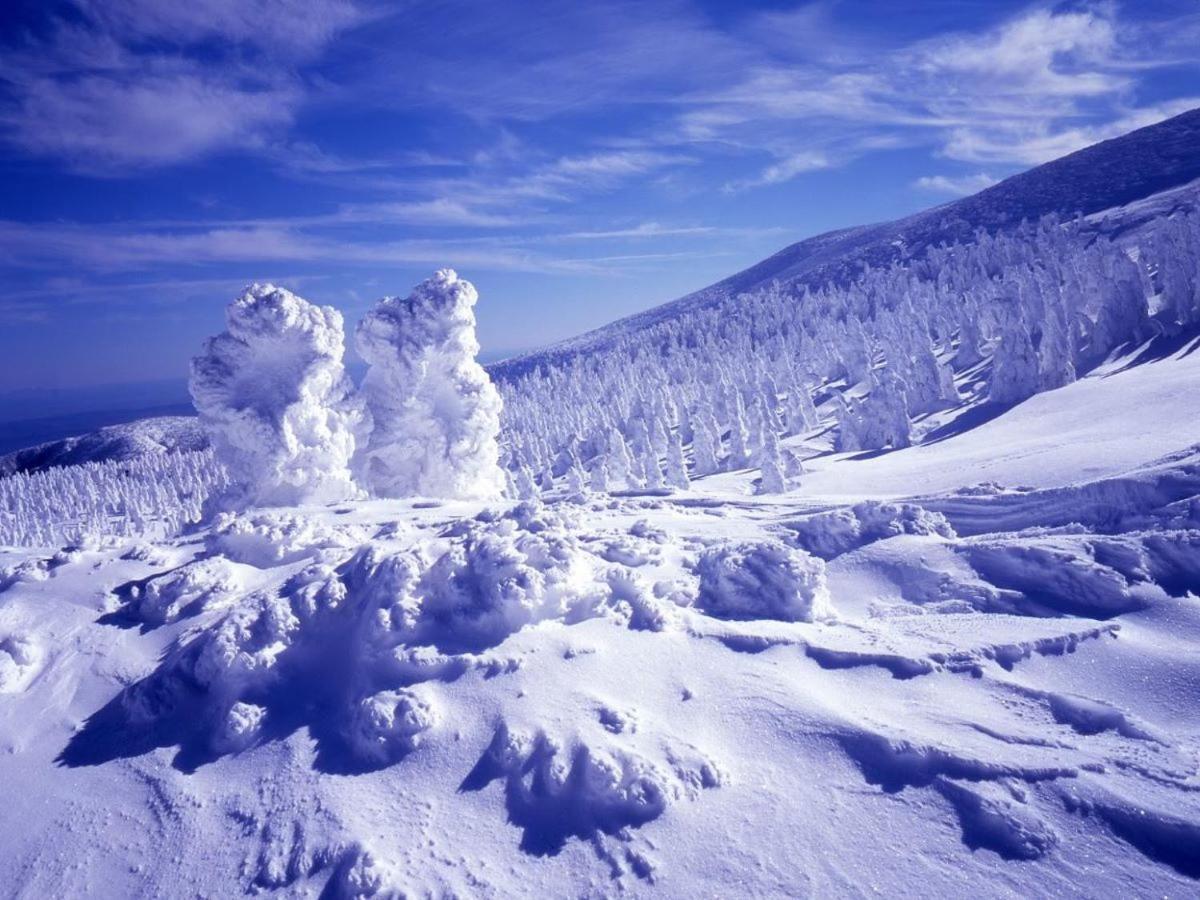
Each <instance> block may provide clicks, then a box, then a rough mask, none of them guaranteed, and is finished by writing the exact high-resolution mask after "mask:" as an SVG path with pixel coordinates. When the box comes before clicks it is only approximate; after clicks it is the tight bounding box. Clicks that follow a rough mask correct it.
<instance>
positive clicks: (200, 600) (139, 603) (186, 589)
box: [129, 557, 238, 624]
mask: <svg viewBox="0 0 1200 900" xmlns="http://www.w3.org/2000/svg"><path fill="white" fill-rule="evenodd" d="M237 588H238V582H237V579H236V578H235V577H234V573H233V567H232V566H231V565H230V564H229V562H228V561H226V560H224V559H222V558H220V557H212V558H209V559H200V560H196V561H194V562H190V563H188V564H187V565H185V566H182V567H180V568H178V569H173V570H171V571H168V572H166V573H164V574H162V575H159V576H157V577H155V578H151V579H150V580H149V581H147V582H146V583H145V584H144V585H142V586H140V587H139V586H137V585H135V586H134V587H133V588H132V589H131V595H130V597H129V608H130V611H131V612H132V613H133V614H134V615H136V616H137V617H138V618H139V619H141V620H142V621H143V622H150V623H153V624H161V623H163V622H174V621H175V620H176V619H178V618H179V617H180V616H183V615H185V614H187V613H189V612H199V611H200V610H203V609H207V608H210V607H211V606H213V605H215V604H217V603H219V602H220V601H221V600H222V599H223V598H227V597H229V596H230V595H231V594H232V593H233V592H234V591H235V590H236V589H237Z"/></svg>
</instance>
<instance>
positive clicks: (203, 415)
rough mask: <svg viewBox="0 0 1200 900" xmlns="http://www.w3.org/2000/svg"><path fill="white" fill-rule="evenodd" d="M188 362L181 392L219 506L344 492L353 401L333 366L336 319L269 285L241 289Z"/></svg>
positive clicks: (356, 421)
mask: <svg viewBox="0 0 1200 900" xmlns="http://www.w3.org/2000/svg"><path fill="white" fill-rule="evenodd" d="M225 318H226V330H225V331H224V332H222V333H221V334H219V335H217V336H216V337H213V338H209V340H208V341H207V342H206V343H205V345H204V350H203V352H202V353H201V354H200V355H199V356H197V357H195V358H194V359H193V360H192V366H191V378H190V381H189V385H188V386H189V389H190V391H191V395H192V401H193V403H194V404H195V406H196V411H197V412H198V413H199V415H200V421H201V423H202V424H203V425H204V427H205V429H207V431H208V432H209V434H210V437H211V440H212V445H213V448H214V449H215V451H216V455H217V458H218V459H219V460H220V461H221V463H222V464H223V465H224V466H225V467H226V468H227V469H228V472H229V476H230V479H231V481H232V484H231V488H230V491H229V492H228V494H227V495H226V496H225V497H223V498H216V499H217V502H218V503H219V504H220V505H224V506H242V505H262V506H280V505H289V506H290V505H296V504H300V503H325V502H331V501H337V500H344V499H346V498H348V497H351V496H354V495H355V493H356V488H355V486H354V483H353V481H352V478H351V474H350V462H351V459H352V457H353V455H354V452H355V447H356V444H357V435H358V434H359V433H360V432H361V430H362V428H363V423H364V419H363V413H362V408H361V405H360V404H359V403H358V402H357V401H356V399H355V398H354V395H353V385H352V383H351V381H350V379H349V378H348V377H347V375H346V372H345V369H344V368H343V365H342V355H343V352H344V345H345V337H344V334H343V330H342V315H341V313H339V312H338V311H337V310H335V309H333V308H332V307H328V306H314V305H313V304H311V303H309V302H307V301H306V300H303V299H301V298H300V297H297V296H296V295H295V294H293V293H291V292H290V291H287V290H284V289H283V288H277V287H275V286H274V285H271V284H254V285H251V286H250V287H248V288H247V289H246V290H245V292H244V293H243V294H242V295H241V296H240V297H238V298H237V299H236V300H235V301H234V302H233V303H232V304H230V306H229V308H228V309H227V310H226V316H225Z"/></svg>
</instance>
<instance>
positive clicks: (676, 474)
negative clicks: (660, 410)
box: [667, 431, 692, 490]
mask: <svg viewBox="0 0 1200 900" xmlns="http://www.w3.org/2000/svg"><path fill="white" fill-rule="evenodd" d="M691 483H692V482H691V479H689V478H688V472H687V461H686V460H685V459H684V456H683V440H682V439H681V438H680V436H679V432H678V431H672V432H671V434H670V436H669V437H668V439H667V484H669V485H670V486H671V487H673V488H679V489H681V490H686V489H687V488H688V487H689V486H690V485H691Z"/></svg>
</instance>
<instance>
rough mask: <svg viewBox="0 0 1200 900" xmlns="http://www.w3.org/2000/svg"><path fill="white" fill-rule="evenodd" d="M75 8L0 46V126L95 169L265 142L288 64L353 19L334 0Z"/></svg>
mask: <svg viewBox="0 0 1200 900" xmlns="http://www.w3.org/2000/svg"><path fill="white" fill-rule="evenodd" d="M75 5H76V10H75V12H76V13H77V14H76V15H72V16H63V17H61V18H56V17H53V16H52V17H51V18H50V20H49V22H48V24H47V26H46V28H45V30H44V33H43V34H42V36H32V34H22V35H20V36H18V37H16V38H13V39H12V40H10V41H9V42H8V45H7V46H5V47H4V48H3V52H2V54H0V85H2V86H3V88H2V89H0V128H2V129H3V132H4V135H3V136H4V140H5V141H6V142H7V143H8V144H10V145H15V146H17V147H19V148H21V149H22V150H24V151H25V152H26V153H29V154H32V155H35V156H43V157H49V158H54V159H58V160H60V161H62V162H64V163H65V164H67V165H68V166H69V167H71V168H73V169H75V170H77V171H82V172H86V173H91V174H106V175H121V174H126V173H129V172H133V171H139V170H140V169H142V168H144V167H145V166H148V165H150V166H156V165H165V164H170V163H178V162H184V161H188V160H192V159H195V158H197V157H200V156H204V155H206V154H209V153H212V152H215V151H220V150H226V149H241V150H246V149H257V148H260V147H262V146H265V145H267V144H269V143H270V142H271V138H272V134H273V133H276V132H282V133H286V132H287V130H288V129H289V127H290V124H291V122H292V119H293V117H294V115H295V113H296V110H297V109H298V108H299V107H300V105H301V104H302V102H303V100H304V97H305V89H304V84H303V81H302V80H301V79H300V78H299V75H298V72H299V68H298V67H299V66H301V64H302V63H304V62H305V61H306V60H308V59H309V58H311V57H312V56H314V55H315V54H317V53H318V52H319V51H320V49H321V48H322V47H323V46H324V45H325V44H326V43H328V41H330V40H331V39H332V38H333V37H334V36H335V35H336V34H337V33H338V32H339V31H341V30H343V29H345V28H348V27H350V26H351V25H353V24H356V23H357V22H359V21H361V20H362V19H363V17H364V16H363V13H362V12H361V11H360V10H359V9H358V8H357V7H356V6H354V5H353V4H351V3H350V2H347V0H313V2H301V0H276V2H266V0H246V2H239V0H189V2H187V3H161V2H156V0H76V4H75ZM51 9H53V7H51Z"/></svg>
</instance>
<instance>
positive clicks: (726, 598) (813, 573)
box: [696, 540, 834, 622]
mask: <svg viewBox="0 0 1200 900" xmlns="http://www.w3.org/2000/svg"><path fill="white" fill-rule="evenodd" d="M697 572H698V574H699V576H700V590H699V593H698V595H697V597H696V606H697V607H698V608H700V609H702V610H704V611H705V612H706V613H708V614H709V615H713V616H717V617H719V618H723V619H780V620H782V621H785V622H812V621H815V620H817V619H826V618H831V617H832V616H833V615H834V612H833V602H832V600H831V599H830V596H829V588H828V586H827V585H826V583H825V563H823V562H822V561H821V560H820V559H818V558H817V557H815V556H810V555H809V554H807V553H805V552H804V551H803V550H796V549H793V548H791V547H788V546H786V545H785V544H782V543H780V542H778V541H769V540H768V541H755V542H750V541H747V542H741V543H729V544H720V545H718V546H715V547H710V548H709V549H707V550H705V551H704V553H702V554H701V556H700V560H699V562H698V563H697Z"/></svg>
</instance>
